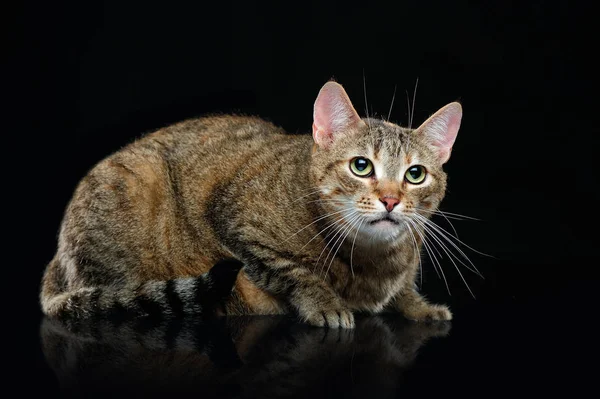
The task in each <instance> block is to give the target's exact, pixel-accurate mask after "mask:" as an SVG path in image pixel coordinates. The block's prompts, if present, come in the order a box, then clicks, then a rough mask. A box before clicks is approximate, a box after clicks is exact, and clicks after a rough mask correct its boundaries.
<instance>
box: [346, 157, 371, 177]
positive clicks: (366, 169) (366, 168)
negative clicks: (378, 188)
mask: <svg viewBox="0 0 600 399" xmlns="http://www.w3.org/2000/svg"><path fill="white" fill-rule="evenodd" d="M350 170H351V171H352V173H354V174H355V175H356V176H359V177H368V176H371V175H372V174H373V163H372V162H371V161H369V160H368V159H367V158H361V157H358V158H354V159H353V160H351V161H350Z"/></svg>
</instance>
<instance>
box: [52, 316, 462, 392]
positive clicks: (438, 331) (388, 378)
mask: <svg viewBox="0 0 600 399" xmlns="http://www.w3.org/2000/svg"><path fill="white" fill-rule="evenodd" d="M141 320H145V319H141ZM139 323H140V321H136V320H124V321H122V322H120V323H115V322H114V321H111V320H107V319H106V318H99V319H85V320H75V321H72V320H71V319H49V318H45V319H44V320H43V322H42V325H41V328H40V336H41V343H42V349H43V353H44V355H45V358H46V362H47V363H48V365H49V366H50V368H51V369H52V370H53V372H54V374H55V375H56V377H57V379H58V382H59V385H60V390H61V393H62V394H63V395H64V396H68V397H89V396H93V397H103V396H106V395H110V396H111V397H114V396H117V397H121V396H123V397H125V396H127V397H131V395H132V394H134V396H143V397H164V396H165V394H167V395H171V396H172V395H173V394H194V395H198V394H200V395H201V397H203V398H207V397H208V398H212V397H216V398H229V397H235V398H257V397H260V398H271V397H286V398H289V397H313V398H314V397H321V396H322V394H323V392H332V393H333V392H335V393H336V394H337V395H335V396H342V394H343V395H344V396H345V397H364V396H368V395H371V396H376V397H396V396H397V393H398V391H400V390H406V389H410V382H411V381H408V383H404V384H403V382H404V381H403V380H404V378H403V377H404V374H405V372H406V371H407V370H409V369H410V368H411V366H413V365H414V363H415V360H416V359H417V355H418V352H419V350H420V349H421V348H422V347H423V345H426V344H427V342H429V340H430V339H432V338H438V337H439V338H441V337H445V336H447V335H448V332H449V331H450V327H451V326H450V323H449V322H432V323H411V322H408V321H406V320H403V319H402V318H399V317H389V315H387V316H381V315H377V316H369V317H365V318H360V319H359V320H357V323H356V328H355V329H337V330H327V329H321V328H310V327H308V326H306V325H303V324H298V323H295V322H294V321H293V319H291V318H288V317H284V316H239V317H228V318H222V319H218V320H212V321H210V322H203V321H198V319H194V318H184V319H183V320H181V321H179V320H176V321H160V322H156V323H154V324H152V325H140V324H139ZM413 384H414V381H413ZM407 385H408V386H407ZM418 389H419V390H421V389H422V387H418Z"/></svg>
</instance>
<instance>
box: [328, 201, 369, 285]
mask: <svg viewBox="0 0 600 399" xmlns="http://www.w3.org/2000/svg"><path fill="white" fill-rule="evenodd" d="M360 216H361V215H360V213H358V212H357V214H356V215H354V217H353V218H352V220H351V221H350V220H348V221H347V223H348V226H342V229H341V232H340V234H339V236H338V238H337V240H335V242H334V243H333V245H331V247H330V249H329V252H328V253H327V257H326V258H325V260H324V261H323V267H322V268H321V269H323V268H325V265H326V264H327V260H328V259H329V257H330V256H331V253H332V252H333V249H334V248H335V247H336V245H337V244H338V242H339V243H340V246H341V245H342V244H343V243H344V238H345V236H344V234H345V233H346V231H348V229H349V228H350V227H351V226H352V223H354V221H356V220H357V219H359V218H360ZM338 250H339V247H338ZM335 254H337V250H336V251H335V253H334V255H333V256H332V257H331V262H330V263H329V267H328V268H327V271H326V272H325V274H324V276H323V278H325V277H326V276H327V273H328V272H329V268H330V267H331V264H332V263H333V260H334V258H335ZM319 274H320V273H319Z"/></svg>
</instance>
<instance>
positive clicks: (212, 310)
mask: <svg viewBox="0 0 600 399" xmlns="http://www.w3.org/2000/svg"><path fill="white" fill-rule="evenodd" d="M53 263H54V264H53ZM242 267H243V263H242V262H240V261H238V260H236V259H225V260H222V261H219V262H217V263H216V264H215V265H214V266H213V267H212V268H211V269H210V271H208V272H207V273H204V274H202V275H200V276H198V277H183V278H176V279H173V280H167V281H147V282H144V283H141V284H139V283H138V284H135V285H124V286H122V287H118V288H116V287H105V286H97V287H82V288H78V289H75V290H68V289H66V287H65V285H66V284H64V283H63V281H62V280H64V279H61V273H62V271H61V270H60V265H59V264H58V260H53V261H52V263H51V264H50V265H49V266H48V268H47V270H46V273H45V274H44V278H43V280H42V289H41V293H40V302H41V306H42V311H43V312H44V314H46V315H48V316H56V317H74V318H85V317H89V316H94V315H104V314H106V315H110V314H137V315H144V316H145V315H150V316H172V317H178V316H184V315H214V314H216V313H219V312H224V310H223V309H224V304H225V302H226V301H227V299H228V298H229V297H230V296H231V293H232V289H233V287H234V284H235V281H236V278H237V275H238V272H239V271H240V269H241V268H242Z"/></svg>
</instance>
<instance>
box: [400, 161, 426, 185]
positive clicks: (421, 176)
mask: <svg viewBox="0 0 600 399" xmlns="http://www.w3.org/2000/svg"><path fill="white" fill-rule="evenodd" d="M426 176H427V170H425V167H424V166H421V165H415V166H411V167H410V168H408V170H407V171H406V173H405V174H404V178H405V179H406V181H407V182H409V183H411V184H421V183H423V181H424V180H425V177H426Z"/></svg>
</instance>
